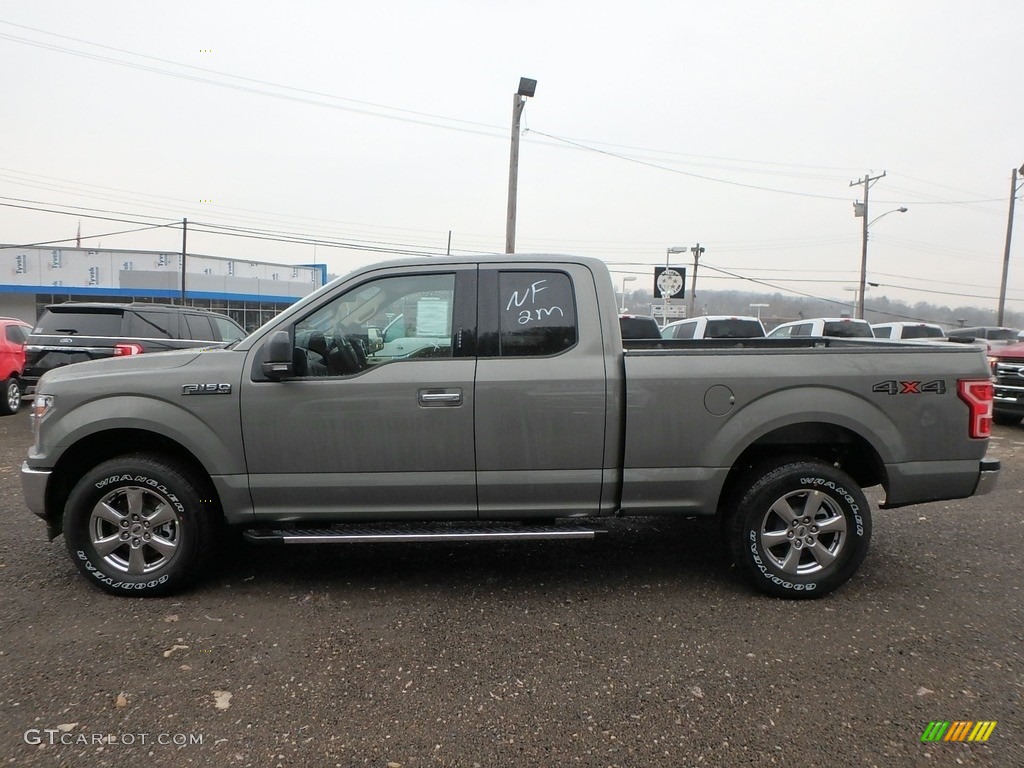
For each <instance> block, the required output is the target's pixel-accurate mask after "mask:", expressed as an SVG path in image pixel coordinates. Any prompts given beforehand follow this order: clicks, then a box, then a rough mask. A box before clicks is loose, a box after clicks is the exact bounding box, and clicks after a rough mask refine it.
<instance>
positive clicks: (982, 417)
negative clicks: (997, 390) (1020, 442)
mask: <svg viewBox="0 0 1024 768" xmlns="http://www.w3.org/2000/svg"><path fill="white" fill-rule="evenodd" d="M993 392H994V388H993V387H992V382H991V381H990V380H989V379H961V380H960V381H958V382H957V383H956V393H957V394H958V395H960V399H961V400H963V401H964V402H965V403H967V407H968V408H970V409H971V421H970V424H969V425H968V428H967V432H968V434H969V435H970V436H971V437H976V438H982V437H989V436H990V435H991V434H992V395H993Z"/></svg>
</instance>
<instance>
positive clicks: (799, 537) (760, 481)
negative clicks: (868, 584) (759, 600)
mask: <svg viewBox="0 0 1024 768" xmlns="http://www.w3.org/2000/svg"><path fill="white" fill-rule="evenodd" d="M733 498H734V499H737V502H736V506H735V508H734V509H731V510H726V514H728V515H729V518H728V519H727V521H726V525H725V533H726V538H727V543H728V546H729V549H730V552H731V554H732V557H733V561H734V562H735V563H736V565H737V566H738V567H739V569H740V570H741V571H742V572H743V574H744V576H745V577H746V578H747V579H748V580H749V581H750V582H751V583H752V584H753V585H754V587H756V588H757V589H759V590H761V591H762V592H766V593H767V594H769V595H774V596H776V597H790V598H814V597H822V596H824V595H827V594H828V593H829V592H831V591H832V590H834V589H836V588H837V587H839V586H841V585H842V584H844V583H845V582H846V581H847V580H848V579H849V578H850V577H851V576H853V574H854V573H855V572H856V570H857V569H858V568H859V567H860V564H861V562H863V560H864V557H865V555H867V551H868V543H869V542H870V540H871V509H870V506H869V504H868V501H867V499H866V498H865V496H864V492H863V491H861V489H860V488H859V487H858V486H857V484H856V483H855V482H854V480H853V479H852V478H851V477H850V476H849V475H847V474H846V473H845V472H843V471H842V470H840V469H837V468H836V467H833V466H831V465H829V464H825V463H824V462H820V461H813V460H808V461H794V462H791V463H783V464H777V465H774V466H769V467H767V468H764V467H762V468H761V470H760V471H758V472H755V473H754V474H753V475H751V476H748V478H747V479H746V480H745V481H743V482H742V483H741V485H740V487H739V488H738V489H737V493H736V494H735V495H734V496H733Z"/></svg>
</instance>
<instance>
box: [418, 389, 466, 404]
mask: <svg viewBox="0 0 1024 768" xmlns="http://www.w3.org/2000/svg"><path fill="white" fill-rule="evenodd" d="M418 399H419V403H420V405H424V406H430V405H433V406H438V405H447V406H454V405H462V390H461V389H454V390H452V389H421V390H420V391H419V393H418Z"/></svg>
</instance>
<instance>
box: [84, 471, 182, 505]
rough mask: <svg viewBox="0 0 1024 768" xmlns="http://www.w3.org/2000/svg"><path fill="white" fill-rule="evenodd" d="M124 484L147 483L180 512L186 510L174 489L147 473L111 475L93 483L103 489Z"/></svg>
mask: <svg viewBox="0 0 1024 768" xmlns="http://www.w3.org/2000/svg"><path fill="white" fill-rule="evenodd" d="M122 484H129V485H139V484H141V485H146V486H148V487H150V488H152V489H153V490H154V491H156V492H157V493H160V494H162V495H163V496H164V497H165V498H166V499H167V500H168V501H169V502H171V504H173V505H174V507H175V509H176V510H177V511H178V513H179V514H180V513H182V512H184V511H185V505H184V504H182V503H181V501H180V500H179V499H178V497H177V495H175V493H174V491H172V490H171V489H170V488H168V487H167V486H166V485H165V484H164V483H161V482H160V481H159V480H154V479H153V478H151V477H146V476H145V475H128V474H123V475H113V476H111V477H106V478H104V479H102V480H98V481H97V482H96V483H94V484H93V487H95V488H96V490H103V489H104V488H107V487H108V486H112V485H122Z"/></svg>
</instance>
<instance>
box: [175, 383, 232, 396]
mask: <svg viewBox="0 0 1024 768" xmlns="http://www.w3.org/2000/svg"><path fill="white" fill-rule="evenodd" d="M181 394H183V395H230V394H231V385H230V384H182V385H181Z"/></svg>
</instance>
